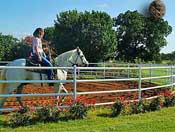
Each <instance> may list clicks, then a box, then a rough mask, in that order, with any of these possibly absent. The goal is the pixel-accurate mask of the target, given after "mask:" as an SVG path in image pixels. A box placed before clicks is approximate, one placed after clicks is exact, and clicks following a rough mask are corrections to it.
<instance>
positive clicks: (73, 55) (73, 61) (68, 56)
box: [0, 48, 88, 108]
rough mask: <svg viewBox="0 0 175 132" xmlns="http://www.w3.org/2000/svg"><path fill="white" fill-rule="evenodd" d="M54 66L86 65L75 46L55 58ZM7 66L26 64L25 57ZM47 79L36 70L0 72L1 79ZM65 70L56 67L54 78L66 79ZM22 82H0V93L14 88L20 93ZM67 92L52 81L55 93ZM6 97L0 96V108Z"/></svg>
mask: <svg viewBox="0 0 175 132" xmlns="http://www.w3.org/2000/svg"><path fill="white" fill-rule="evenodd" d="M54 61H55V66H59V67H71V66H73V65H87V64H88V61H87V60H86V58H85V56H84V54H83V52H82V51H81V50H80V49H79V48H76V49H74V50H71V51H68V52H65V53H63V54H61V55H59V56H57V57H56V58H55V59H54ZM8 66H26V59H17V60H14V61H12V62H11V63H9V64H8ZM41 76H42V78H43V79H44V80H47V75H46V74H40V73H36V72H32V71H29V70H27V69H4V70H2V72H1V80H40V78H41ZM66 78H67V70H66V69H64V70H63V69H57V75H56V79H58V80H66ZM33 84H34V85H40V83H33ZM24 85H25V84H23V83H18V82H17V83H8V84H7V83H1V84H0V94H11V93H12V92H13V91H14V90H15V89H16V93H17V94H21V93H22V89H23V86H24ZM62 90H63V91H64V92H67V90H66V89H65V88H64V86H63V84H62V83H54V91H55V93H60V92H61V91H62ZM6 98H7V97H0V108H2V107H3V104H4V102H5V100H6ZM17 100H18V102H19V104H20V105H21V106H22V105H23V103H22V101H21V97H17Z"/></svg>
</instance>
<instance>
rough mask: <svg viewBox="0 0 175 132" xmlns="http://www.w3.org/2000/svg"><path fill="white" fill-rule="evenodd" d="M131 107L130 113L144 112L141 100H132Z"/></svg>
mask: <svg viewBox="0 0 175 132" xmlns="http://www.w3.org/2000/svg"><path fill="white" fill-rule="evenodd" d="M130 107H131V113H132V114H138V113H144V109H143V108H144V107H143V102H142V101H139V102H134V103H131V104H130Z"/></svg>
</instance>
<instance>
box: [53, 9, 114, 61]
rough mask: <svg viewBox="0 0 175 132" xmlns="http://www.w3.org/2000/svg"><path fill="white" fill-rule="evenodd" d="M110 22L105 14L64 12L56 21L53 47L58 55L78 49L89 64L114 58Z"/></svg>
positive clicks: (112, 34)
mask: <svg viewBox="0 0 175 132" xmlns="http://www.w3.org/2000/svg"><path fill="white" fill-rule="evenodd" d="M112 26H113V21H112V19H111V17H110V16H109V15H108V14H107V13H105V12H98V11H92V12H88V11H85V12H84V13H83V12H80V13H79V12H77V11H76V10H73V11H66V12H62V13H60V14H59V15H57V20H55V41H54V44H55V47H56V49H57V52H58V53H63V52H65V51H68V50H71V49H73V48H75V47H77V46H79V47H80V48H81V49H82V50H83V52H84V54H85V55H86V57H87V59H88V60H89V61H90V62H97V61H100V60H101V61H102V60H106V59H109V58H111V57H113V55H114V52H115V50H116V45H117V44H116V43H117V41H116V33H115V31H114V30H113V29H112Z"/></svg>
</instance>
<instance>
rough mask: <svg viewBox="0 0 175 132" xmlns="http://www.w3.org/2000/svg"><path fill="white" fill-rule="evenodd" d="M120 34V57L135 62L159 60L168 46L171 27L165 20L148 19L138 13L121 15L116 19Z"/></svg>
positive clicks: (118, 49) (128, 12)
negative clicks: (167, 38)
mask: <svg viewBox="0 0 175 132" xmlns="http://www.w3.org/2000/svg"><path fill="white" fill-rule="evenodd" d="M114 25H115V27H116V31H117V34H118V47H117V53H118V57H119V58H121V59H123V60H125V61H131V62H134V61H135V60H136V59H141V60H143V61H152V60H159V57H160V54H159V53H160V50H161V48H162V47H163V46H166V44H167V42H166V39H165V37H167V36H168V35H169V34H170V33H171V31H172V28H171V26H169V25H168V22H167V21H164V20H163V19H153V18H146V17H144V16H143V15H142V14H140V13H138V12H137V11H133V12H132V11H127V12H125V13H124V14H123V13H121V14H120V15H119V16H118V17H117V18H115V19H114Z"/></svg>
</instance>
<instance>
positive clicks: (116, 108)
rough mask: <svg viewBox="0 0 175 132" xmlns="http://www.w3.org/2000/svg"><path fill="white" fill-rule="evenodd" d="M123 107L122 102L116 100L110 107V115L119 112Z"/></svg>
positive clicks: (118, 113)
mask: <svg viewBox="0 0 175 132" xmlns="http://www.w3.org/2000/svg"><path fill="white" fill-rule="evenodd" d="M123 109H124V104H123V102H121V101H116V102H115V103H114V105H113V107H112V116H113V117H116V116H118V115H120V114H121V112H122V110H123Z"/></svg>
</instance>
